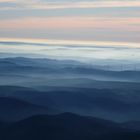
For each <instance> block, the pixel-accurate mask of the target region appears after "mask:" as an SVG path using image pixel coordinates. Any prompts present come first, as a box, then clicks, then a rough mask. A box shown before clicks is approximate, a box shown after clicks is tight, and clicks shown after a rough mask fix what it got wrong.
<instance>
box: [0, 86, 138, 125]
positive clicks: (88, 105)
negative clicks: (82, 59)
mask: <svg viewBox="0 0 140 140" xmlns="http://www.w3.org/2000/svg"><path fill="white" fill-rule="evenodd" d="M46 88H47V87H46ZM139 91H140V90H121V89H115V90H114V89H93V88H92V89H90V88H56V89H55V88H54V87H52V88H51V87H48V90H42V91H41V90H39V89H38V90H35V89H32V88H25V87H16V86H13V87H12V86H0V97H5V98H6V97H7V98H10V97H12V98H16V99H19V100H22V101H26V102H29V103H32V104H34V105H37V106H43V107H47V108H48V109H50V111H51V109H52V112H54V113H61V112H67V111H68V112H72V113H77V114H81V115H88V116H89V115H90V116H96V117H99V118H104V119H109V120H114V121H119V122H122V121H130V120H138V121H139V120H140V113H139V106H140V95H139Z"/></svg>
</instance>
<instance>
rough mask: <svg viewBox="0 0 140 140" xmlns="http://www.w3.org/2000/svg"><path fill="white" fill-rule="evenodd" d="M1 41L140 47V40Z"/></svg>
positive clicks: (20, 39) (32, 39) (2, 39)
mask: <svg viewBox="0 0 140 140" xmlns="http://www.w3.org/2000/svg"><path fill="white" fill-rule="evenodd" d="M0 42H1V43H2V42H17V43H39V44H43V45H75V46H80V45H81V46H95V45H96V46H110V47H111V46H114V47H115V46H116V47H117V46H118V47H120V46H122V47H137V48H140V42H120V41H118V42H117V41H94V40H90V41H88V40H61V39H60V40H58V39H35V38H0Z"/></svg>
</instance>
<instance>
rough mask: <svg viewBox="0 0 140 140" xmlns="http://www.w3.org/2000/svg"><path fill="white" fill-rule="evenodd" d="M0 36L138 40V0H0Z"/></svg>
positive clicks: (139, 14)
mask: <svg viewBox="0 0 140 140" xmlns="http://www.w3.org/2000/svg"><path fill="white" fill-rule="evenodd" d="M0 38H37V39H54V40H79V41H80V40H82V41H83V40H85V41H110V42H135V43H140V0H0Z"/></svg>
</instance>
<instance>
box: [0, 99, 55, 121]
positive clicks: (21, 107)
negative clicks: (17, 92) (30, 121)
mask: <svg viewBox="0 0 140 140" xmlns="http://www.w3.org/2000/svg"><path fill="white" fill-rule="evenodd" d="M52 111H53V109H52V110H50V109H49V108H47V107H42V106H39V105H35V104H32V103H29V102H27V101H23V100H20V99H16V98H13V97H0V120H3V121H17V120H21V119H24V118H27V117H30V116H32V115H36V114H45V113H46V114H47V113H48V114H49V113H50V112H52Z"/></svg>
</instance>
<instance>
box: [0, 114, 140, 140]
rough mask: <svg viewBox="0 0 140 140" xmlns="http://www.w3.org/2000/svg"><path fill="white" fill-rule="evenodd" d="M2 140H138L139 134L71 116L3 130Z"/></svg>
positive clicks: (35, 118) (32, 121)
mask: <svg viewBox="0 0 140 140" xmlns="http://www.w3.org/2000/svg"><path fill="white" fill-rule="evenodd" d="M0 132H1V135H0V139H1V140H9V139H14V140H19V139H20V140H25V139H26V140H38V139H41V140H42V139H45V140H46V139H48V140H105V139H107V140H112V139H113V140H138V139H140V132H139V131H134V130H131V129H126V128H123V127H122V126H121V125H120V124H117V123H114V122H111V121H106V120H102V119H98V118H92V117H83V116H79V115H75V114H71V113H63V114H60V115H54V116H49V115H37V116H33V117H30V118H27V119H25V120H22V121H20V122H16V123H10V124H5V125H1V126H0Z"/></svg>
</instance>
